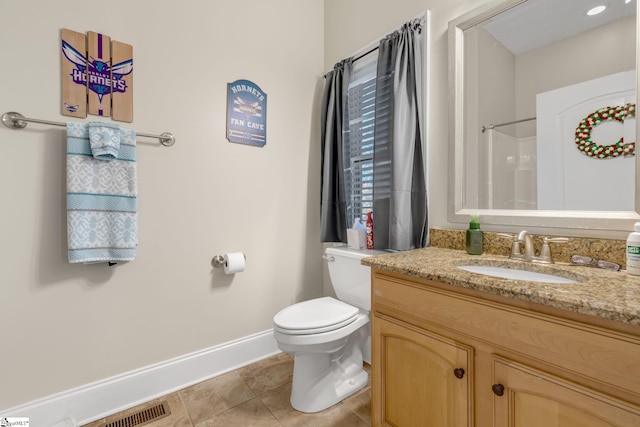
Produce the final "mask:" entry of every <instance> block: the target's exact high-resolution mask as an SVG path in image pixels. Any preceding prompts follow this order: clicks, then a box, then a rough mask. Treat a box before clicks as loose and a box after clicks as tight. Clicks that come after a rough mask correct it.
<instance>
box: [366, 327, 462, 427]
mask: <svg viewBox="0 0 640 427" xmlns="http://www.w3.org/2000/svg"><path fill="white" fill-rule="evenodd" d="M372 341H373V346H372V347H373V348H372V350H373V363H372V369H373V379H372V399H373V405H372V407H373V408H374V413H373V425H374V426H397V427H411V426H416V427H429V426H434V427H439V426H447V427H462V426H469V425H471V421H470V420H471V419H472V415H471V405H470V402H471V397H470V392H471V390H472V386H471V385H472V380H471V379H470V378H471V372H470V371H472V357H473V349H472V348H471V347H467V346H464V345H461V344H458V343H456V342H454V341H452V340H448V339H446V338H443V337H440V336H438V335H434V334H431V333H428V332H426V331H424V330H422V329H419V328H416V327H413V326H411V325H408V324H405V323H403V322H400V321H396V320H392V319H389V318H382V317H379V316H375V315H374V319H373V332H372Z"/></svg>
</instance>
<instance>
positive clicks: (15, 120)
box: [2, 111, 176, 147]
mask: <svg viewBox="0 0 640 427" xmlns="http://www.w3.org/2000/svg"><path fill="white" fill-rule="evenodd" d="M26 122H30V123H40V124H43V125H52V126H62V127H66V126H67V124H66V123H63V122H53V121H51V120H42V119H32V118H29V117H25V116H23V115H22V114H20V113H16V112H13V111H11V112H9V113H4V114H3V115H2V123H4V125H5V126H6V127H8V128H11V129H24V128H25V127H27V123H26ZM136 136H142V137H145V138H156V139H159V140H160V144H162V145H164V146H165V147H171V146H172V145H173V144H175V142H176V138H175V137H174V136H173V134H172V133H169V132H164V133H161V134H160V135H153V134H150V133H142V132H136Z"/></svg>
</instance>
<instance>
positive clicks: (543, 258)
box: [498, 230, 569, 264]
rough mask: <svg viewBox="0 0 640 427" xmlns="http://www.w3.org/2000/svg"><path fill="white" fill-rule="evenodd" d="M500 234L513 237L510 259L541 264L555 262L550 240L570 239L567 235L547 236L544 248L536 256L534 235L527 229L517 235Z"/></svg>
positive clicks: (499, 234)
mask: <svg viewBox="0 0 640 427" xmlns="http://www.w3.org/2000/svg"><path fill="white" fill-rule="evenodd" d="M498 236H499V237H504V238H509V239H513V243H512V244H511V255H509V258H510V259H516V260H520V261H529V262H537V263H541V264H553V257H552V256H551V249H550V248H549V242H555V243H566V242H568V241H569V239H567V238H566V237H545V238H544V239H543V242H542V248H541V249H540V255H539V256H536V252H535V248H534V247H533V235H532V234H531V233H529V232H528V231H527V230H522V231H521V232H520V233H518V234H517V235H514V234H506V233H498Z"/></svg>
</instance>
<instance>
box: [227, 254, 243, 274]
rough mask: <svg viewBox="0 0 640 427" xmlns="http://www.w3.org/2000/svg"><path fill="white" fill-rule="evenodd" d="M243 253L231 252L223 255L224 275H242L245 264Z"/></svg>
mask: <svg viewBox="0 0 640 427" xmlns="http://www.w3.org/2000/svg"><path fill="white" fill-rule="evenodd" d="M246 258H247V257H245V255H244V253H242V252H231V253H228V254H224V273H225V274H235V273H242V272H243V271H244V264H245V262H246Z"/></svg>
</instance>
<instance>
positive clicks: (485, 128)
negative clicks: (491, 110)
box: [481, 117, 536, 133]
mask: <svg viewBox="0 0 640 427" xmlns="http://www.w3.org/2000/svg"><path fill="white" fill-rule="evenodd" d="M535 119H536V118H535V117H529V118H528V119H520V120H514V121H512V122H505V123H498V124H497V125H487V126H484V125H482V128H481V130H482V133H484V131H486V130H489V129H493V128H498V127H500V126H507V125H515V124H516V123H522V122H529V121H531V120H535Z"/></svg>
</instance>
